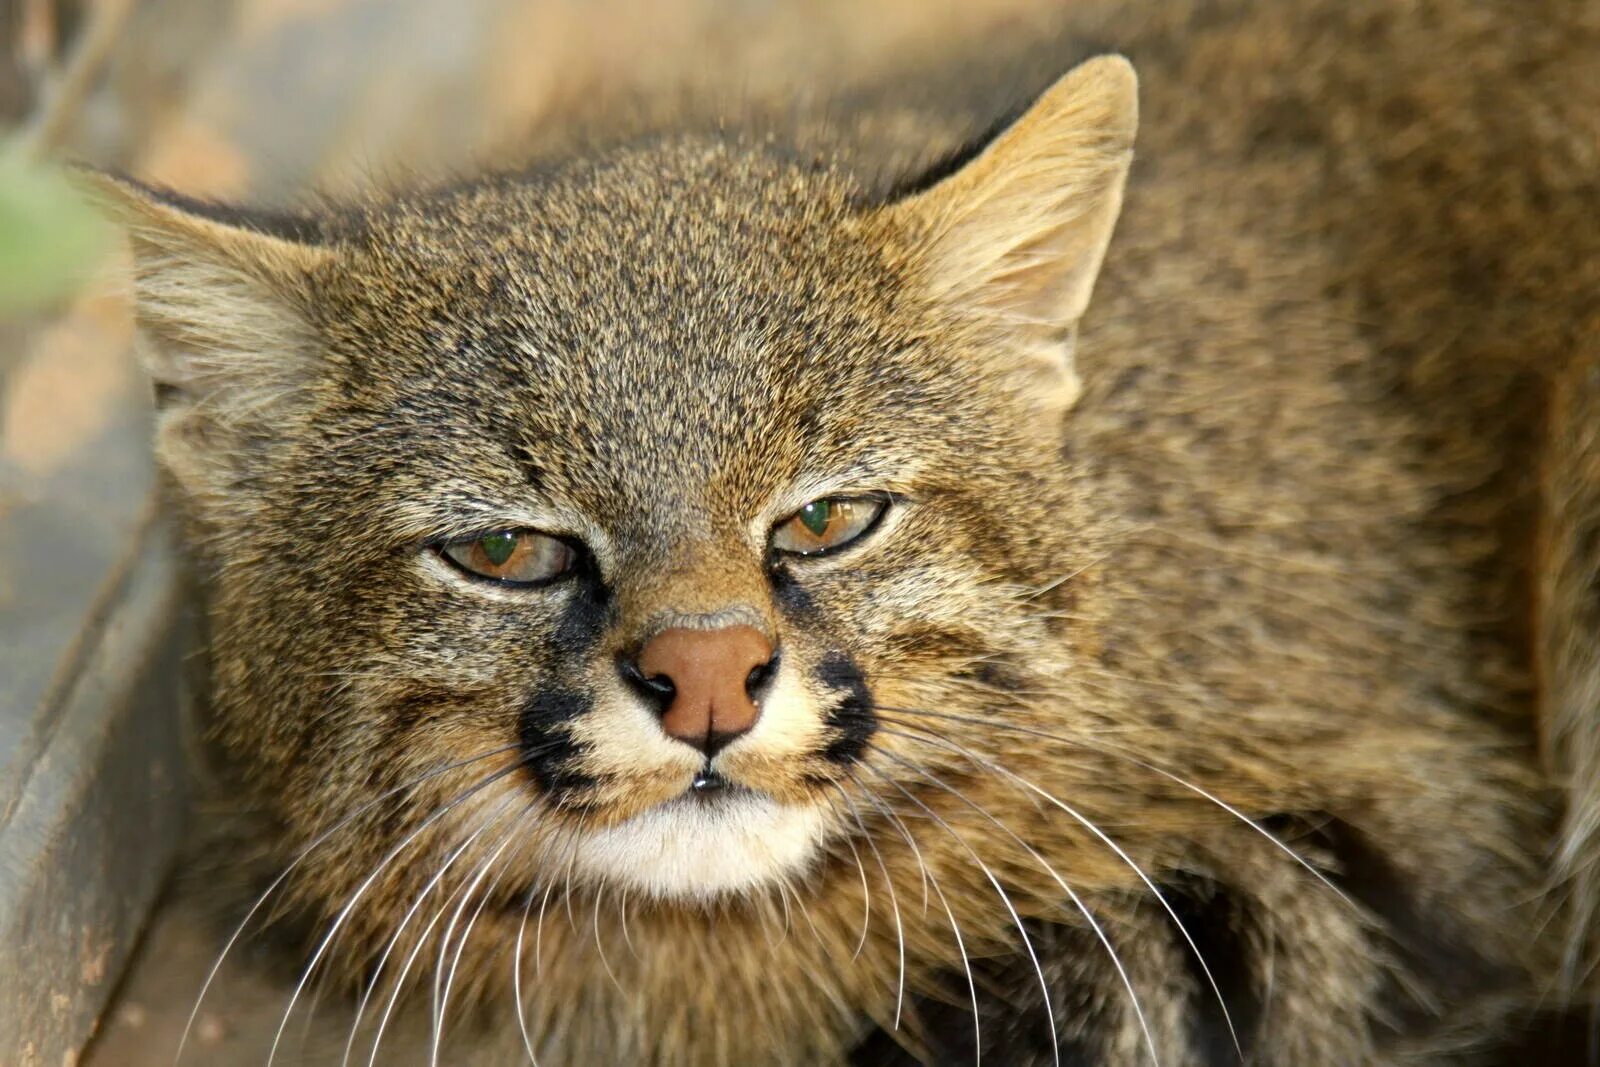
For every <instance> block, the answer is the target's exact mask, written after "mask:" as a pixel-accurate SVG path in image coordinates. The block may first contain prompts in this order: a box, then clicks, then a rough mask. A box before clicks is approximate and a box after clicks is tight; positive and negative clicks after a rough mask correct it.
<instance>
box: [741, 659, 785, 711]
mask: <svg viewBox="0 0 1600 1067" xmlns="http://www.w3.org/2000/svg"><path fill="white" fill-rule="evenodd" d="M777 676H778V653H776V652H774V653H773V654H772V658H771V659H769V660H767V662H765V663H758V664H757V665H756V666H754V667H752V668H750V673H749V674H747V675H745V679H744V691H745V693H746V695H748V696H749V697H750V699H751V700H756V701H759V700H760V699H761V698H762V697H764V696H766V694H767V690H768V689H770V688H772V680H773V679H774V678H776V677H777Z"/></svg>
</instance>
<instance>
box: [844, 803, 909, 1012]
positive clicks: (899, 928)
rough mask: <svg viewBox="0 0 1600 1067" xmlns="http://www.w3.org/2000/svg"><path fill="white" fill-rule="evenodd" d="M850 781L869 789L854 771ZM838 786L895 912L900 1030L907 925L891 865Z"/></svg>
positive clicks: (895, 1003) (903, 1000)
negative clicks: (902, 921) (903, 918)
mask: <svg viewBox="0 0 1600 1067" xmlns="http://www.w3.org/2000/svg"><path fill="white" fill-rule="evenodd" d="M850 781H851V782H853V783H854V784H855V787H856V788H857V789H859V790H861V791H862V793H866V792H867V791H868V790H867V787H866V786H864V785H862V784H861V779H859V778H857V777H856V776H855V774H853V773H852V774H851V775H850ZM838 788H839V795H840V796H841V797H843V798H844V802H845V804H847V805H848V806H849V808H850V813H851V814H852V815H854V816H855V822H856V825H857V826H858V827H860V828H861V835H862V837H863V838H864V839H865V840H866V843H867V848H869V849H871V850H872V855H873V858H874V859H875V860H877V863H878V870H879V872H880V873H882V875H883V884H884V886H885V887H886V888H887V889H888V890H889V908H890V910H891V911H892V912H893V914H894V933H895V942H896V944H897V945H898V947H899V953H900V977H899V979H898V981H897V982H896V984H895V997H894V1028H895V1029H896V1030H898V1029H900V1013H901V1011H902V1010H903V1009H904V1007H905V998H906V932H905V926H904V925H903V924H902V923H901V921H900V902H899V899H898V897H897V896H896V894H895V891H894V879H893V878H891V877H890V876H889V866H888V864H886V863H884V862H883V853H881V852H879V851H878V844H877V842H876V841H875V840H873V837H872V834H871V833H870V832H869V831H868V830H867V824H866V822H865V821H864V820H863V819H862V818H861V810H860V809H859V808H857V807H856V805H855V801H853V800H851V799H850V796H849V794H848V793H846V792H845V791H844V789H843V788H842V787H838Z"/></svg>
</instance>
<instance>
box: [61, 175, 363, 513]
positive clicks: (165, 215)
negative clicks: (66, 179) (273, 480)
mask: <svg viewBox="0 0 1600 1067" xmlns="http://www.w3.org/2000/svg"><path fill="white" fill-rule="evenodd" d="M79 180H80V181H81V182H82V183H84V184H85V185H86V186H87V187H88V188H89V190H90V192H91V194H92V195H94V196H95V197H96V199H98V200H99V201H100V202H101V203H102V204H103V205H104V206H105V207H106V208H107V209H108V210H109V212H110V213H111V214H112V215H113V216H114V217H115V218H116V219H117V220H119V221H120V222H121V223H122V224H123V226H124V228H125V229H126V231H127V233H128V236H129V241H130V243H131V245H132V250H133V272H134V298H135V317H136V320H137V322H138V325H139V342H138V347H139V356H140V360H141V362H142V363H143V364H144V367H145V369H146V370H147V371H148V373H149V374H150V376H151V378H152V379H153V381H154V383H155V386H156V394H157V397H158V398H159V400H160V403H161V408H162V410H161V414H160V420H159V425H158V428H157V450H158V452H159V453H160V456H161V459H162V461H163V463H164V465H165V466H166V467H167V468H168V470H169V472H170V473H171V474H172V475H173V476H174V478H175V480H176V481H177V483H178V484H179V486H180V488H182V489H184V490H185V491H187V492H188V493H189V494H190V495H191V496H195V497H199V498H206V497H212V498H219V497H220V496H222V495H225V494H226V493H227V491H228V487H229V485H231V483H232V481H233V480H234V478H235V476H236V473H237V472H236V471H235V470H234V466H235V462H236V460H237V457H238V455H239V454H240V453H241V451H242V449H241V447H240V442H241V440H242V438H243V436H244V435H246V434H259V433H260V432H262V430H263V428H268V429H270V428H271V427H272V426H273V425H274V423H275V421H276V420H277V419H278V418H279V417H280V416H281V414H282V411H283V408H284V405H285V404H287V403H290V402H292V399H293V398H294V396H295V395H296V394H297V393H299V392H300V391H301V388H302V386H303V384H304V383H305V381H306V379H307V378H308V376H309V374H310V371H311V369H312V368H313V366H314V365H315V362H316V360H317V359H318V358H319V356H320V351H319V349H320V346H319V344H318V339H317V336H316V330H315V328H314V326H313V325H312V321H311V318H310V316H309V314H308V311H309V309H310V307H311V306H312V303H311V301H312V293H313V291H314V288H315V284H316V279H317V278H318V277H319V275H322V274H323V273H324V272H325V271H326V270H327V269H328V268H329V266H330V265H331V264H332V263H333V261H334V260H335V258H336V256H337V253H336V251H335V249H334V247H333V245H332V244H331V243H330V242H329V241H327V240H326V239H325V235H324V234H323V233H322V231H321V229H320V228H319V226H318V225H317V224H316V223H315V222H314V221H312V220H310V219H307V218H300V217H296V216H288V215H282V216H279V215H268V214H259V215H258V214H251V213H249V212H244V211H238V210H234V209H231V208H225V207H221V206H219V205H214V204H208V203H204V202H201V201H197V200H191V199H189V198H186V197H183V196H181V195H179V194H175V193H171V192H168V191H165V190H160V189H156V188H153V187H151V186H147V185H144V184H142V183H140V182H137V181H134V180H132V179H130V178H126V177H122V176H118V175H113V174H106V173H102V172H97V171H87V170H85V171H82V172H80V175H79Z"/></svg>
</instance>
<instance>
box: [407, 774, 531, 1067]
mask: <svg viewBox="0 0 1600 1067" xmlns="http://www.w3.org/2000/svg"><path fill="white" fill-rule="evenodd" d="M537 806H538V805H537V804H536V803H535V804H529V805H528V806H526V807H525V808H523V810H522V811H521V812H520V813H519V814H518V815H517V817H516V819H515V820H514V821H513V823H512V825H511V827H510V828H509V829H508V830H507V831H506V834H505V838H504V839H503V840H502V842H501V844H499V845H498V846H496V848H495V851H494V853H493V855H491V856H490V857H489V858H488V859H487V860H486V861H484V864H483V870H484V871H485V872H487V871H488V869H489V868H490V867H492V866H493V865H494V864H495V863H496V862H498V861H499V858H500V855H501V854H502V853H503V852H504V851H505V849H506V848H507V846H508V845H509V844H510V842H511V841H512V840H513V839H515V840H517V843H518V845H519V846H523V845H525V844H526V838H523V837H517V831H518V830H520V829H522V828H523V827H522V824H523V820H525V819H526V818H527V817H528V816H529V815H531V814H532V813H533V811H534V810H535V808H536V807H537ZM510 869H511V865H510V864H509V863H508V864H506V865H505V866H503V867H501V868H500V872H499V873H498V874H496V875H495V876H494V879H493V880H492V881H490V883H489V885H488V887H487V888H485V889H484V891H483V892H482V893H480V894H479V895H478V904H477V907H475V908H473V910H472V917H471V918H470V919H468V920H467V926H466V929H465V930H463V931H462V932H461V936H460V938H458V939H457V940H456V949H455V955H454V957H453V958H452V959H451V961H450V972H449V974H448V975H447V976H446V978H445V980H444V987H443V989H442V990H441V989H440V988H439V986H438V975H437V972H435V982H434V990H435V992H434V1000H435V1001H436V1002H437V1004H438V1011H437V1015H436V1016H435V1022H434V1034H433V1049H432V1053H431V1056H430V1058H429V1064H430V1065H431V1067H438V1062H439V1042H440V1039H441V1037H442V1036H443V1033H444V1016H445V1010H446V1008H447V1007H448V1006H449V1003H450V990H451V987H452V986H454V985H455V980H456V970H457V968H458V967H460V965H461V956H462V954H463V953H464V952H465V951H466V947H467V939H468V938H470V937H471V936H472V928H473V927H474V926H476V925H477V923H478V916H480V915H482V914H483V909H484V906H485V905H486V904H488V902H489V900H490V898H491V897H493V895H494V891H495V889H496V888H497V887H498V886H499V884H500V880H501V879H502V878H504V877H505V875H506V872H507V871H508V870H510ZM482 877H483V876H482V875H481V874H480V875H479V876H478V877H477V878H476V879H474V882H475V883H476V882H478V881H481V880H482ZM474 891H475V890H471V889H469V890H468V898H469V899H470V897H471V895H472V893H473V892H474ZM463 903H465V901H463ZM460 917H461V909H460V908H458V909H456V914H455V915H454V916H452V917H451V919H450V926H449V927H448V928H446V930H445V932H444V940H443V942H442V944H441V951H442V949H443V947H444V946H447V945H449V943H450V937H451V932H452V931H453V930H454V929H455V925H456V922H457V921H458V920H459V919H460Z"/></svg>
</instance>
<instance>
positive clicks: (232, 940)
mask: <svg viewBox="0 0 1600 1067" xmlns="http://www.w3.org/2000/svg"><path fill="white" fill-rule="evenodd" d="M520 747H521V746H520V745H515V744H513V745H502V746H501V747H499V748H496V749H491V750H490V751H488V752H483V753H480V754H479V755H476V756H470V757H468V758H466V759H462V760H457V761H455V762H454V763H447V764H445V765H444V766H442V767H436V768H434V769H433V770H431V771H428V772H426V773H425V774H421V775H418V776H417V777H415V778H413V779H411V780H409V781H406V782H402V783H401V784H400V785H397V786H395V787H394V788H392V789H389V790H386V791H385V792H383V793H380V794H378V795H377V796H375V797H373V798H372V799H371V800H369V801H367V802H366V803H365V804H362V805H361V806H360V807H358V808H356V809H355V810H354V811H352V812H350V813H349V814H347V815H345V816H344V817H343V818H341V819H339V821H337V822H336V823H334V824H333V825H332V826H330V827H328V829H326V830H324V831H322V832H321V833H320V834H318V835H317V836H316V837H315V838H314V839H313V840H312V841H311V843H310V844H309V845H307V846H306V847H305V848H303V849H302V850H301V851H300V853H299V854H298V855H296V856H295V857H294V859H293V860H291V861H290V862H289V864H288V866H286V867H284V869H283V870H282V871H281V872H280V873H279V874H278V876H277V877H275V878H274V879H273V880H272V882H271V883H270V884H269V885H268V886H267V888H266V889H265V890H264V891H263V892H262V893H261V895H260V896H258V897H257V898H256V899H255V901H254V903H252V904H251V905H250V908H249V910H248V911H246V912H245V915H244V918H243V919H241V920H240V921H239V925H238V926H236V927H235V928H234V930H233V933H232V934H230V935H229V937H228V940H227V941H226V942H224V943H223V946H222V951H221V952H220V953H218V954H217V959H216V962H215V963H213V964H212V965H211V969H210V970H209V971H207V972H206V977H205V981H204V982H202V983H201V985H200V992H199V993H198V994H197V995H196V996H195V1002H194V1007H193V1008H191V1009H190V1010H189V1018H188V1019H187V1020H186V1021H185V1023H184V1026H183V1034H182V1035H181V1036H180V1037H179V1039H178V1048H177V1051H176V1053H174V1055H173V1062H174V1063H177V1062H178V1061H180V1060H182V1059H183V1050H184V1048H185V1047H186V1046H187V1044H188V1042H189V1034H190V1033H191V1032H192V1031H193V1030H194V1024H195V1020H196V1019H197V1018H199V1015H200V1008H201V1006H202V1005H203V1004H204V1003H205V998H206V994H207V993H208V992H209V991H210V989H211V986H212V984H213V983H214V982H215V981H216V978H217V974H218V973H219V972H220V971H221V970H222V964H223V961H224V960H226V959H227V958H228V953H230V952H231V951H233V947H234V945H235V944H237V943H238V941H239V938H240V937H242V936H243V935H244V932H245V930H246V929H247V928H248V927H249V926H250V923H251V921H252V920H253V919H254V918H255V917H256V914H257V913H258V912H260V911H261V909H262V908H263V907H265V906H266V903H267V901H268V900H270V899H271V898H272V895H273V894H274V893H276V892H277V891H278V889H279V888H280V887H281V886H282V885H283V884H284V882H286V881H288V879H289V876H290V875H291V874H293V873H294V871H295V869H296V868H298V867H299V866H300V864H301V863H303V862H305V860H306V858H307V857H308V856H310V855H311V854H312V853H313V852H315V851H316V850H317V849H318V848H320V847H322V845H324V844H326V843H327V842H328V840H329V839H330V838H332V837H333V836H334V835H335V834H337V833H339V832H340V831H341V830H343V829H345V828H346V827H348V826H349V825H350V824H351V823H353V822H355V821H356V820H357V819H359V818H360V817H361V816H363V815H365V814H366V813H367V812H369V811H371V810H372V809H373V808H375V807H377V806H378V805H379V804H382V803H383V802H384V801H386V800H392V799H394V798H395V797H396V796H398V795H399V794H401V793H403V792H405V791H406V790H408V789H415V788H416V787H417V786H419V785H421V784H422V783H424V782H426V781H429V780H431V779H433V778H437V777H438V776H440V775H442V774H447V773H449V772H450V771H454V770H460V769H461V768H462V767H466V766H468V765H470V764H473V763H477V762H479V761H481V760H486V759H491V758H493V757H494V756H499V755H503V754H505V753H507V752H511V751H513V750H515V749H517V748H520ZM458 799H459V798H458Z"/></svg>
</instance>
